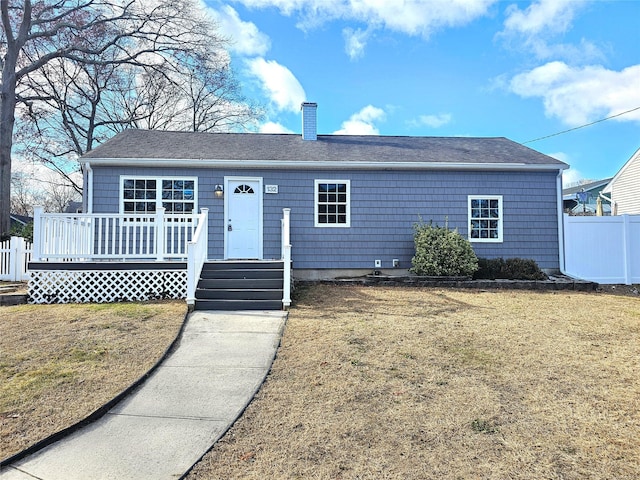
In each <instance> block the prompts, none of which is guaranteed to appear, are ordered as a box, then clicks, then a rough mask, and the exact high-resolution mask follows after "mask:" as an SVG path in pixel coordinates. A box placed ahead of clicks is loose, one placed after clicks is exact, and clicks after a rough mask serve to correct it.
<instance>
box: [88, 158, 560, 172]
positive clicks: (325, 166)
mask: <svg viewBox="0 0 640 480" xmlns="http://www.w3.org/2000/svg"><path fill="white" fill-rule="evenodd" d="M80 162H81V163H89V164H91V166H92V167H95V166H110V167H148V166H153V167H182V168H184V167H189V168H241V169H250V168H260V169H289V170H307V169H311V170H543V171H544V170H546V171H561V170H565V169H566V168H568V165H566V164H564V163H561V164H528V163H464V162H370V161H368V162H352V161H301V160H220V159H172V158H83V159H80Z"/></svg>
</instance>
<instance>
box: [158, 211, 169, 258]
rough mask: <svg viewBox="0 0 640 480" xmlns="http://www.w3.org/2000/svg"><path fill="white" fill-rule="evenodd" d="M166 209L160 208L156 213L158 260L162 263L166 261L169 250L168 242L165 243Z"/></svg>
mask: <svg viewBox="0 0 640 480" xmlns="http://www.w3.org/2000/svg"><path fill="white" fill-rule="evenodd" d="M164 222H165V219H164V207H160V208H158V210H157V211H156V218H155V223H156V260H157V261H158V262H162V261H163V260H164V256H165V255H164V254H165V250H166V248H167V245H166V244H167V242H166V241H165V228H164Z"/></svg>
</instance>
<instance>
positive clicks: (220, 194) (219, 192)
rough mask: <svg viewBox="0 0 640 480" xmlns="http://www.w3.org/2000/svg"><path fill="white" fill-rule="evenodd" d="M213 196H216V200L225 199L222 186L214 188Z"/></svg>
mask: <svg viewBox="0 0 640 480" xmlns="http://www.w3.org/2000/svg"><path fill="white" fill-rule="evenodd" d="M213 194H214V195H215V197H216V198H222V197H224V189H223V188H222V185H216V186H215V187H214V191H213Z"/></svg>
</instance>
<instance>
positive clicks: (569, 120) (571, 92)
mask: <svg viewBox="0 0 640 480" xmlns="http://www.w3.org/2000/svg"><path fill="white" fill-rule="evenodd" d="M638 85H640V64H639V65H633V66H630V67H627V68H625V69H624V70H621V71H619V72H618V71H614V70H607V69H606V68H604V67H602V66H600V65H592V66H586V67H571V66H569V65H567V64H565V63H563V62H550V63H547V64H545V65H542V66H540V67H537V68H534V69H533V70H530V71H528V72H524V73H521V74H519V75H516V76H514V77H513V78H512V79H511V82H510V83H509V89H510V90H511V91H512V92H514V93H516V94H517V95H520V96H521V97H540V98H542V99H543V102H544V109H545V114H546V115H547V116H549V117H556V118H559V119H560V120H562V121H563V122H564V123H566V124H567V125H570V126H579V125H583V124H585V123H589V122H591V121H594V120H598V119H600V118H603V117H609V116H612V115H616V114H619V113H622V112H625V111H627V110H630V109H632V108H635V107H638V106H640V88H638ZM616 120H618V121H640V110H637V111H635V112H632V113H629V114H626V115H622V116H620V117H616Z"/></svg>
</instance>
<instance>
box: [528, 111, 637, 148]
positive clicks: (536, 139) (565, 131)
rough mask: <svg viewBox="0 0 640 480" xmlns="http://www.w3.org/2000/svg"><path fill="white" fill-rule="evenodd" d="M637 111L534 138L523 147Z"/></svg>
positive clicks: (618, 114)
mask: <svg viewBox="0 0 640 480" xmlns="http://www.w3.org/2000/svg"><path fill="white" fill-rule="evenodd" d="M636 110H640V107H636V108H632V109H631V110H627V111H626V112H622V113H617V114H615V115H611V116H610V117H607V118H601V119H600V120H596V121H595V122H591V123H587V124H585V125H580V126H579V127H574V128H570V129H569V130H563V131H561V132H557V133H552V134H551V135H545V136H544V137H539V138H534V139H533V140H528V141H526V142H522V145H526V144H527V143H533V142H537V141H538V140H544V139H545V138H551V137H556V136H558V135H562V134H563V133H568V132H573V131H574V130H579V129H581V128H585V127H590V126H591V125H595V124H596V123H600V122H604V121H605V120H611V119H612V118H616V117H619V116H621V115H626V114H627V113H631V112H635V111H636Z"/></svg>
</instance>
